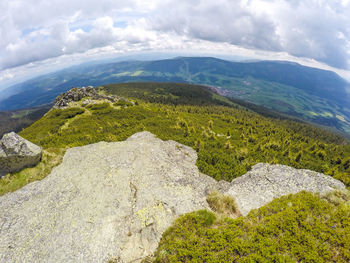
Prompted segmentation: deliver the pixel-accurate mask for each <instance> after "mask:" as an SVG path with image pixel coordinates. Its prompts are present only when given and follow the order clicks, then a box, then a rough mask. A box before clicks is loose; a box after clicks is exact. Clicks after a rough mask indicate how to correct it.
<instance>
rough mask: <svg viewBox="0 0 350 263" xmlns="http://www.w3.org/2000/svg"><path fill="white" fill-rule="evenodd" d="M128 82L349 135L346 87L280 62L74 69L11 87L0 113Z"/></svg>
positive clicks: (172, 62) (328, 75) (185, 61)
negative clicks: (198, 93) (219, 99)
mask: <svg viewBox="0 0 350 263" xmlns="http://www.w3.org/2000/svg"><path fill="white" fill-rule="evenodd" d="M130 81H161V82H188V83H197V84H204V85H209V86H214V87H215V88H216V89H217V91H218V92H220V94H222V95H226V96H231V97H234V98H239V99H243V100H246V101H248V102H252V103H255V104H258V105H262V106H265V107H268V108H270V109H273V110H276V111H279V112H283V113H286V114H289V115H293V116H297V117H300V118H302V119H304V120H308V121H311V122H314V123H318V124H321V125H325V126H329V127H333V128H336V129H338V130H340V131H343V132H344V131H345V132H347V133H348V134H350V107H349V101H350V97H349V94H348V91H347V89H348V88H349V87H348V86H349V85H348V83H347V82H346V81H344V80H343V79H341V78H340V77H339V76H338V75H336V74H335V73H333V72H330V71H325V70H320V69H315V68H309V67H304V66H301V65H299V64H296V63H290V62H281V61H261V62H249V63H239V62H230V61H225V60H220V59H215V58H183V57H180V58H175V59H167V60H160V61H142V62H140V61H132V62H119V63H107V64H94V65H82V66H76V67H72V68H69V69H65V70H62V71H59V72H56V73H53V74H49V75H46V76H42V77H39V78H36V79H34V80H30V81H27V82H25V83H23V84H19V85H16V86H14V87H12V88H11V89H13V90H16V92H17V94H14V95H12V96H11V97H9V98H7V99H5V100H2V101H1V102H0V110H9V109H18V108H23V107H33V106H36V105H40V104H45V103H48V102H51V101H52V100H53V99H54V98H55V97H56V96H57V95H59V94H60V93H62V92H64V91H66V90H68V89H69V88H71V87H72V86H87V85H94V86H99V85H104V84H108V83H115V82H130Z"/></svg>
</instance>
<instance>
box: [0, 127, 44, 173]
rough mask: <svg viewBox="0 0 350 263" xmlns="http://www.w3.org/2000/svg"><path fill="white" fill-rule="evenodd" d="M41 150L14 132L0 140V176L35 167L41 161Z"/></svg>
mask: <svg viewBox="0 0 350 263" xmlns="http://www.w3.org/2000/svg"><path fill="white" fill-rule="evenodd" d="M41 152H42V150H41V148H40V147H39V146H37V145H35V144H33V143H31V142H30V141H27V140H25V139H23V138H22V137H21V136H19V135H17V134H16V133H14V132H10V133H7V134H5V135H4V136H3V137H2V139H1V140H0V176H1V175H3V174H6V173H9V172H17V171H20V170H22V169H23V168H26V167H31V166H35V165H36V164H37V163H38V162H40V160H41Z"/></svg>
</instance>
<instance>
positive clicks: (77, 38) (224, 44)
mask: <svg viewBox="0 0 350 263" xmlns="http://www.w3.org/2000/svg"><path fill="white" fill-rule="evenodd" d="M0 10H1V13H0V82H1V80H5V79H8V78H9V76H10V75H8V73H9V72H10V74H11V76H14V77H16V76H17V75H21V74H22V73H23V72H25V71H26V72H30V70H29V71H28V68H33V67H34V68H37V71H39V70H40V69H42V67H43V65H45V67H48V63H51V65H54V67H56V64H57V63H64V61H66V62H67V61H75V60H76V61H82V60H84V59H88V58H91V57H93V58H98V57H101V56H105V55H107V54H109V55H113V54H123V53H127V52H136V51H147V50H159V51H161V50H167V51H169V50H178V51H183V52H184V51H193V52H197V51H204V52H209V53H215V52H226V53H230V52H231V53H232V52H234V53H235V54H238V55H242V56H251V57H256V58H263V59H266V58H271V59H276V58H280V59H292V60H298V61H302V62H305V61H308V62H307V63H311V64H312V65H318V66H319V67H327V66H326V65H325V64H328V65H329V66H333V67H336V68H339V69H338V70H337V71H338V72H341V73H342V74H343V76H345V75H346V74H348V72H349V71H348V69H349V60H350V19H349V18H348V17H349V14H350V5H349V1H347V0H336V1H326V0H310V1H301V0H237V1H231V0H216V1H212V0H193V1H184V0H177V1H175V0H163V1H161V0H151V1H142V0H119V1H114V0H100V1H98V2H96V1H95V0H84V1H78V0H51V1H47V0H4V1H0ZM317 61H319V62H321V63H319V62H317ZM66 62H65V63H66ZM30 63H31V64H30ZM305 63H306V62H305ZM340 69H345V70H340ZM21 72H22V73H21Z"/></svg>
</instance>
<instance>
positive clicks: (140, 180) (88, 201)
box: [0, 132, 216, 262]
mask: <svg viewBox="0 0 350 263" xmlns="http://www.w3.org/2000/svg"><path fill="white" fill-rule="evenodd" d="M196 159H197V155H196V152H195V151H194V150H193V149H191V148H189V147H187V146H184V145H181V144H179V143H176V142H174V141H166V142H164V141H162V140H160V139H157V138H156V137H155V136H154V135H152V134H151V133H148V132H142V133H137V134H135V135H133V136H132V137H130V138H129V139H128V140H127V141H124V142H116V143H106V142H100V143H96V144H92V145H88V146H84V147H77V148H72V149H69V150H68V151H67V152H66V154H65V156H64V159H63V162H62V164H61V165H59V166H58V167H56V168H55V169H54V170H53V171H52V173H51V174H50V175H49V176H47V177H46V178H45V179H43V180H42V181H38V182H34V183H31V184H29V185H27V186H25V187H23V188H22V189H20V190H18V191H16V192H14V193H10V194H7V195H5V196H3V197H0V222H1V223H0V262H107V261H108V260H109V259H112V258H113V259H115V260H116V262H140V261H141V259H142V258H144V257H145V256H147V255H149V254H151V253H152V252H154V251H155V249H156V248H157V246H158V242H159V240H160V238H161V235H162V233H163V232H164V231H165V230H166V229H167V228H168V227H169V226H170V225H171V223H172V222H173V220H174V219H176V218H177V217H178V216H179V215H181V214H184V213H187V212H191V211H194V210H198V209H203V208H208V205H207V203H206V195H207V194H208V192H210V191H211V189H212V188H213V187H214V186H215V185H216V181H215V180H214V179H212V178H211V177H208V176H206V175H203V174H201V173H199V171H198V168H197V167H196V165H195V163H196Z"/></svg>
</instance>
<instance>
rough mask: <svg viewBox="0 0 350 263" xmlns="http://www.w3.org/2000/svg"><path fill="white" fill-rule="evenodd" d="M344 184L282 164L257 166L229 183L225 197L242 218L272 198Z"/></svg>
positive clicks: (321, 191) (334, 187) (314, 191)
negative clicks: (233, 204)
mask: <svg viewBox="0 0 350 263" xmlns="http://www.w3.org/2000/svg"><path fill="white" fill-rule="evenodd" d="M344 188H345V185H344V184H343V183H342V182H340V181H338V180H336V179H334V178H332V177H331V176H328V175H324V174H321V173H317V172H314V171H310V170H304V169H295V168H292V167H289V166H286V165H269V164H265V163H259V164H256V165H254V166H253V167H252V170H251V171H249V172H248V173H246V174H244V175H242V176H240V177H238V178H236V179H234V180H232V182H231V185H230V188H229V189H228V190H227V192H226V194H228V195H231V196H232V197H234V198H235V200H236V203H237V205H238V209H239V210H240V211H241V213H242V214H243V215H247V214H248V213H249V212H250V210H252V209H256V208H259V207H261V206H264V205H265V204H267V203H269V202H271V201H272V200H273V199H274V198H278V197H281V196H282V195H287V194H295V193H298V192H301V191H309V192H313V193H325V192H328V191H332V190H335V189H344Z"/></svg>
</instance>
